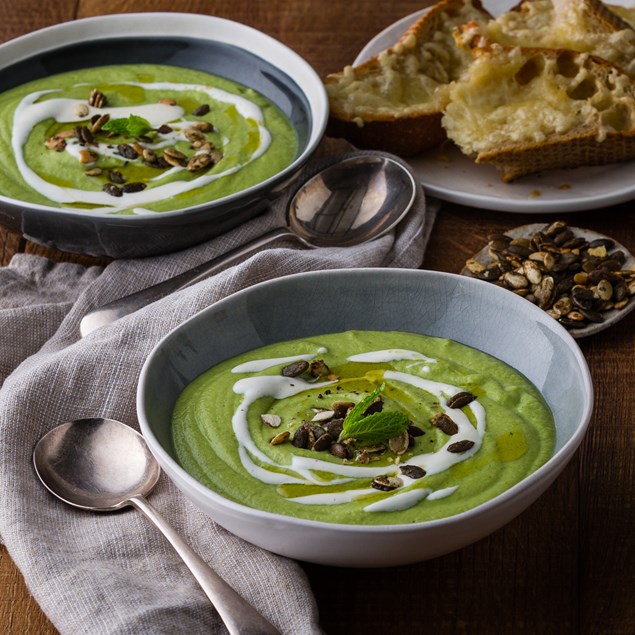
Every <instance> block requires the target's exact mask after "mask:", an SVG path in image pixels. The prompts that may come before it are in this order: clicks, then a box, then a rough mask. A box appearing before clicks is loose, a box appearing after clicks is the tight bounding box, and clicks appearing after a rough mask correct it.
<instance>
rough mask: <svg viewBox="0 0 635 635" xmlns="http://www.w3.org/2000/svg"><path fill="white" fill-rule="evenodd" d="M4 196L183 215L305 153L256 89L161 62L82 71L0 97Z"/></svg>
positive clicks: (98, 208) (112, 210) (282, 118)
mask: <svg viewBox="0 0 635 635" xmlns="http://www.w3.org/2000/svg"><path fill="white" fill-rule="evenodd" d="M0 112H1V113H2V117H1V119H0V191H1V192H2V194H4V195H5V196H8V197H11V198H14V199H18V200H22V201H27V202H30V203H37V204H41V205H47V206H55V207H63V208H70V209H82V210H86V209H92V210H94V211H95V213H126V214H132V213H148V212H162V211H167V210H175V209H179V208H182V207H189V206H192V205H197V204H199V203H205V202H208V201H211V200H214V199H217V198H221V197H224V196H227V195H229V194H233V193H235V192H239V191H241V190H243V189H245V188H248V187H250V186H252V185H255V184H257V183H260V182H262V181H264V180H266V179H267V178H269V177H271V176H273V175H275V174H277V173H278V172H279V171H280V170H281V169H283V168H285V167H286V166H288V165H289V164H290V163H291V162H292V161H293V160H294V158H295V156H296V154H297V146H298V141H297V137H296V134H295V131H294V129H293V127H292V125H291V123H290V121H289V120H288V119H287V117H286V116H285V115H284V114H283V113H282V112H281V111H280V110H279V109H278V108H277V107H276V106H275V105H274V104H273V103H272V102H271V101H269V100H268V99H266V98H265V97H264V96H262V95H261V94H259V93H257V92H256V91H255V90H253V89H251V88H248V87H245V86H241V85H239V84H236V83H234V82H231V81H229V80H226V79H223V78H221V77H216V76H214V75H210V74H207V73H203V72H201V71H194V70H188V69H184V68H177V67H171V66H159V65H151V64H145V65H124V66H107V67H100V68H92V69H82V70H77V71H73V72H69V73H64V74H61V75H54V76H51V77H46V78H42V79H39V80H36V81H32V82H29V83H27V84H24V85H22V86H19V87H17V88H13V89H11V90H8V91H6V92H4V93H3V94H1V95H0Z"/></svg>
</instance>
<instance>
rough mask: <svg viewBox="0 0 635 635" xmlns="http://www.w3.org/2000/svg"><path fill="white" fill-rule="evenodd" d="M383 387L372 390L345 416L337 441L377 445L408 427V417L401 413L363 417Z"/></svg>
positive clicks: (377, 413) (378, 413) (383, 413)
mask: <svg viewBox="0 0 635 635" xmlns="http://www.w3.org/2000/svg"><path fill="white" fill-rule="evenodd" d="M385 387H386V384H382V385H381V386H379V387H378V388H376V389H375V390H373V392H371V393H370V394H369V395H367V396H366V397H364V399H362V400H361V401H360V402H359V403H358V404H357V405H355V406H354V407H353V409H352V410H351V411H350V412H349V413H348V414H347V415H346V418H345V419H344V422H343V424H342V432H341V434H340V436H339V439H338V440H339V441H342V440H343V439H349V438H350V439H357V440H358V441H359V442H360V443H363V444H365V445H369V444H373V443H379V442H380V441H386V440H387V439H392V438H393V437H396V436H398V435H400V434H401V433H402V432H403V431H404V430H405V429H406V428H407V427H408V417H407V416H406V415H405V414H404V413H403V412H397V411H391V412H374V413H372V414H370V415H368V416H364V412H366V409H367V408H368V406H370V405H371V404H372V403H373V401H375V399H376V398H377V397H378V396H379V394H380V393H381V392H382V391H383V390H384V388H385Z"/></svg>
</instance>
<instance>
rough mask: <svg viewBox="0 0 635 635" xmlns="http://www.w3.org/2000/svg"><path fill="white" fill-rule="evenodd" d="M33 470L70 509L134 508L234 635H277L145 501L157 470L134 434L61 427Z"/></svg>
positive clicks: (77, 424)
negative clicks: (185, 568) (166, 544)
mask: <svg viewBox="0 0 635 635" xmlns="http://www.w3.org/2000/svg"><path fill="white" fill-rule="evenodd" d="M33 465H34V466H35V471H36V473H37V475H38V477H39V478H40V480H41V481H42V483H43V484H44V486H45V487H46V489H48V490H49V492H51V493H52V494H53V495H55V496H57V498H59V499H60V500H62V501H64V502H65V503H68V504H69V505H72V506H73V507H78V508H80V509H85V510H89V511H96V512H108V511H116V510H119V509H122V508H124V507H128V506H132V507H135V508H136V509H138V510H139V511H141V512H142V513H144V514H145V516H146V517H147V518H148V519H149V520H150V521H152V522H153V523H154V524H155V526H156V527H157V528H158V529H159V530H160V531H161V532H162V533H163V534H164V536H165V537H166V538H167V539H168V541H169V542H170V543H171V544H172V546H173V547H174V549H175V550H176V551H177V553H178V554H179V555H180V556H181V558H182V559H183V562H184V563H185V564H186V565H187V566H188V568H189V569H190V571H191V572H192V574H193V575H194V577H195V578H196V580H197V581H198V583H199V584H200V585H201V588H202V589H203V591H204V592H205V594H206V595H207V597H208V598H209V599H210V600H211V602H212V604H214V606H215V607H216V610H217V611H218V613H219V615H220V616H221V618H222V619H223V621H224V622H225V625H226V626H227V628H228V630H229V632H230V633H231V634H232V635H234V634H235V635H239V634H241V635H247V634H256V633H261V634H263V635H276V634H278V635H279V633H278V630H277V629H276V628H274V627H273V626H272V625H271V623H270V622H268V621H267V620H266V619H265V618H264V617H262V616H261V615H260V614H259V613H258V612H257V611H256V610H255V609H254V608H253V607H252V606H251V605H250V604H249V603H247V602H246V601H245V600H244V599H243V598H242V597H241V596H240V595H239V594H238V593H236V591H234V589H233V588H232V587H230V586H229V585H228V584H227V583H226V582H225V581H224V580H223V579H222V578H221V577H219V576H218V574H217V573H216V572H215V571H213V570H212V569H211V568H210V567H209V565H208V564H207V563H206V562H205V561H204V560H203V559H202V558H201V557H200V556H199V555H198V554H197V553H195V552H194V551H193V550H192V549H191V547H189V545H188V544H187V543H186V542H185V541H184V540H183V538H181V536H180V535H179V534H178V533H177V532H176V531H175V530H174V529H173V528H172V527H171V526H170V525H169V524H168V523H167V522H166V521H165V520H164V519H163V517H162V516H161V515H160V514H159V513H158V512H157V511H156V510H155V509H154V507H152V506H151V505H150V504H149V503H148V501H146V499H145V496H146V495H147V494H149V493H150V492H151V491H152V489H153V488H154V486H155V485H156V484H157V482H158V480H159V476H160V474H161V469H160V467H159V464H158V462H157V461H156V459H155V458H154V456H153V455H152V454H151V453H150V450H149V449H148V447H147V445H146V443H145V441H144V439H143V437H142V436H141V435H140V434H139V433H138V432H137V431H136V430H133V429H132V428H130V427H129V426H127V425H125V424H124V423H121V422H119V421H115V420H114V419H103V418H93V419H79V420H77V421H71V422H68V423H63V424H62V425H60V426H58V427H56V428H54V429H53V430H51V431H49V432H48V433H47V434H45V435H44V436H43V437H42V438H41V439H40V440H39V441H38V443H37V444H36V446H35V448H34V451H33Z"/></svg>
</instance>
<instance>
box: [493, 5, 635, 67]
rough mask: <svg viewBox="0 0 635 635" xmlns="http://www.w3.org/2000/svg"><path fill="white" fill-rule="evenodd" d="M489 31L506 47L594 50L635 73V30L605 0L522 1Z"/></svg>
mask: <svg viewBox="0 0 635 635" xmlns="http://www.w3.org/2000/svg"><path fill="white" fill-rule="evenodd" d="M485 34H486V35H487V37H488V38H489V39H490V40H492V41H494V42H498V43H499V44H503V45H505V46H524V47H540V48H555V49H571V50H572V51H580V52H582V53H592V54H593V55H597V56H598V57H602V58H604V59H606V60H608V61H609V62H612V63H613V64H616V65H617V66H619V67H621V68H622V69H624V70H625V71H626V72H627V73H628V74H629V75H631V76H635V30H634V29H633V28H632V27H631V25H630V24H629V23H628V22H627V21H625V20H624V19H622V18H621V17H620V16H619V15H618V14H617V13H616V12H614V11H612V10H611V8H609V7H608V6H607V5H606V4H604V3H603V2H601V0H522V2H520V4H518V5H516V6H515V7H514V8H513V9H512V10H511V11H508V12H506V13H503V14H502V15H500V16H499V17H498V18H496V19H495V20H491V21H490V22H489V24H488V25H487V26H486V29H485Z"/></svg>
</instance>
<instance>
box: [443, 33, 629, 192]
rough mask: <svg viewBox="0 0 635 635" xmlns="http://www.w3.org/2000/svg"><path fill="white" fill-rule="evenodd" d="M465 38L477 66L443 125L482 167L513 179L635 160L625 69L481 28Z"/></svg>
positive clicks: (459, 85)
mask: <svg viewBox="0 0 635 635" xmlns="http://www.w3.org/2000/svg"><path fill="white" fill-rule="evenodd" d="M460 39H461V41H462V42H463V44H464V45H465V46H467V47H469V48H471V49H472V52H473V54H474V61H473V63H472V65H471V66H470V68H469V70H468V71H467V72H466V74H465V75H464V76H463V77H462V78H461V80H459V81H457V82H455V83H454V85H453V87H452V89H451V92H450V103H449V104H448V106H447V107H446V110H445V115H444V117H443V125H444V127H445V129H446V131H447V134H448V137H449V138H450V139H451V140H452V141H454V143H456V145H457V146H458V147H459V148H460V149H461V150H462V151H463V152H464V153H465V154H467V155H469V156H472V157H474V158H475V161H476V163H490V164H492V165H494V166H495V167H496V168H497V169H498V170H499V171H500V176H501V178H502V180H503V181H512V180H514V179H516V178H518V177H521V176H523V175H526V174H532V173H536V172H540V171H542V170H548V169H553V168H571V167H578V166H583V165H600V164H605V163H613V162H616V161H623V160H627V159H632V158H635V86H634V84H633V82H632V80H631V78H630V77H629V76H628V75H627V74H626V73H625V72H624V71H622V70H621V69H620V68H618V67H617V66H615V65H613V64H611V63H609V62H607V61H606V60H603V59H601V58H599V57H595V56H593V55H590V54H588V53H578V52H575V51H569V50H562V49H561V50H557V49H539V48H521V47H514V48H508V47H504V46H502V45H500V44H496V43H491V42H490V41H488V40H487V39H486V38H484V37H483V36H482V35H480V34H479V29H478V28H477V27H475V26H474V25H471V26H467V27H465V28H463V29H462V35H461V38H460Z"/></svg>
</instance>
